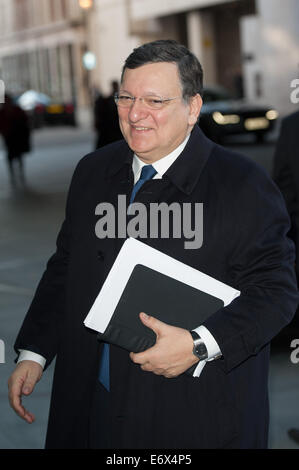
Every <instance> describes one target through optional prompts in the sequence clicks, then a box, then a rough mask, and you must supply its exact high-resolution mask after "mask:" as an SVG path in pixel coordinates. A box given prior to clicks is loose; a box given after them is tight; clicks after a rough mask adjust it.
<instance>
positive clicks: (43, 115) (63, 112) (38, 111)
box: [16, 90, 76, 128]
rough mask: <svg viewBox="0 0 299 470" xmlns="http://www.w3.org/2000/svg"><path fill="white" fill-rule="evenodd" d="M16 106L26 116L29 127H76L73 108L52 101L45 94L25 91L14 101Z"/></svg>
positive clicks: (71, 104) (69, 104)
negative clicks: (28, 120) (62, 125)
mask: <svg viewBox="0 0 299 470" xmlns="http://www.w3.org/2000/svg"><path fill="white" fill-rule="evenodd" d="M16 102H17V104H18V105H19V106H20V107H21V108H22V109H23V110H24V111H26V113H27V114H28V116H29V118H30V122H31V127H33V128H38V127H42V126H45V125H51V124H54V125H57V124H64V125H70V126H76V115H75V106H74V104H73V103H62V102H60V101H58V100H57V101H56V100H53V99H52V98H50V97H49V96H48V95H46V94H45V93H41V92H38V91H35V90H27V91H25V92H24V93H22V95H20V96H18V98H17V99H16Z"/></svg>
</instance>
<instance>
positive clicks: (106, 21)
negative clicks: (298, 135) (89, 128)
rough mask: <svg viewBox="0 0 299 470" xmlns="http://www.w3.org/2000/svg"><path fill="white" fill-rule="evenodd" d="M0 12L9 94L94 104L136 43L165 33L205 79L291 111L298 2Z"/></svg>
mask: <svg viewBox="0 0 299 470" xmlns="http://www.w3.org/2000/svg"><path fill="white" fill-rule="evenodd" d="M83 6H85V7H88V8H82V7H83ZM0 11H1V16H0V79H2V80H4V82H5V84H6V88H7V89H8V91H11V92H12V93H14V94H18V93H21V92H22V91H24V90H26V89H36V90H39V91H42V92H44V93H46V94H49V95H50V96H52V97H53V98H56V99H63V100H65V101H66V100H72V101H74V102H75V103H76V104H77V107H78V109H79V110H83V109H89V110H91V109H92V106H91V105H92V101H93V98H94V96H95V90H97V91H99V92H101V93H103V94H107V93H109V91H110V83H111V81H112V80H116V79H119V77H120V73H121V67H122V64H123V62H124V60H125V58H126V57H127V55H128V54H129V53H130V52H131V51H132V49H133V48H134V47H136V46H138V45H140V44H142V43H143V42H147V41H151V40H155V39H161V38H172V39H176V40H178V41H179V42H181V43H183V44H185V45H187V46H188V47H189V48H190V49H191V50H192V51H193V52H194V53H195V54H196V55H197V56H198V57H199V59H200V61H201V63H202V65H203V69H204V83H205V84H206V85H215V84H216V85H222V86H224V87H226V88H228V89H229V90H230V91H231V92H232V93H234V94H235V95H236V96H240V97H241V96H245V97H246V98H249V99H251V100H253V101H255V102H258V101H261V102H265V103H268V104H270V105H272V106H275V107H276V108H277V109H278V110H279V111H280V113H281V114H287V113H288V112H291V111H292V110H294V103H292V102H291V99H290V94H291V91H292V90H291V89H290V86H291V83H292V81H294V79H296V78H299V67H298V63H299V29H298V27H297V25H298V24H299V2H298V0H285V1H284V2H281V0H163V1H161V0H88V1H87V0H0ZM86 53H89V54H90V55H89V57H91V58H92V61H91V62H92V63H89V64H85V66H84V65H83V59H84V57H85V54H86Z"/></svg>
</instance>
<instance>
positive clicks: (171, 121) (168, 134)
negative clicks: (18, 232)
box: [9, 40, 298, 449]
mask: <svg viewBox="0 0 299 470" xmlns="http://www.w3.org/2000/svg"><path fill="white" fill-rule="evenodd" d="M202 81H203V74H202V68H201V65H200V63H199V61H198V59H197V58H196V57H195V56H194V54H192V53H191V52H190V51H189V50H188V49H187V48H186V47H184V46H182V45H180V44H178V43H177V42H175V41H172V40H159V41H154V42H151V43H147V44H144V45H143V46H140V47H138V48H136V49H134V50H133V52H132V53H131V54H130V55H129V57H128V58H127V59H126V61H125V64H124V67H123V72H122V77H121V84H120V90H119V92H118V94H117V95H116V97H115V99H116V103H117V109H118V115H119V121H120V127H121V131H122V134H123V136H124V140H121V141H118V142H116V143H113V144H110V145H108V146H106V147H103V148H101V149H99V150H98V151H96V152H94V153H92V154H90V155H87V156H86V157H85V158H83V159H82V160H81V162H80V163H79V164H78V166H77V168H76V170H75V173H74V176H73V179H72V183H71V186H70V190H69V194H68V201H67V207H66V217H65V221H64V222H63V225H62V228H61V231H60V233H59V235H58V239H57V250H56V252H55V254H54V255H53V256H52V258H51V259H50V260H49V262H48V264H47V269H46V271H45V273H44V275H43V277H42V279H41V281H40V284H39V286H38V289H37V291H36V294H35V296H34V299H33V301H32V304H31V306H30V308H29V311H28V313H27V315H26V317H25V320H24V323H23V325H22V327H21V330H20V332H19V334H18V337H17V340H16V343H15V350H16V352H17V353H18V354H19V357H18V364H17V366H16V368H15V370H14V372H13V373H12V375H11V377H10V379H9V400H10V404H11V406H12V407H13V409H14V410H15V411H16V412H17V414H18V415H19V416H20V417H22V418H23V419H25V420H26V421H27V422H28V423H32V422H33V421H34V416H33V415H32V413H31V412H30V411H28V410H26V409H25V408H24V407H23V405H22V396H23V395H28V394H30V393H31V392H32V391H33V389H34V387H35V384H36V382H37V381H38V380H39V379H40V378H41V377H42V374H43V368H44V369H45V368H47V366H48V365H49V364H50V363H51V362H52V361H53V359H54V358H55V357H56V363H55V374H54V383H53V391H52V397H51V405H50V414H49V422H48V431H47V438H46V448H106V449H127V448H139V449H140V448H144V449H151V448H158V449H162V448H165V449H169V448H174V449H179V448H186V449H187V448H188V449H191V448H265V447H267V435H268V421H269V407H268V391H267V380H268V370H269V350H270V349H269V348H270V347H269V344H270V341H271V339H272V338H273V337H274V336H275V335H276V334H277V333H278V332H279V331H280V330H281V328H282V327H283V326H284V325H286V324H287V323H288V322H290V320H291V319H292V316H293V314H294V311H295V310H296V307H297V304H298V292H297V287H296V280H295V273H294V267H293V264H294V248H293V244H292V242H291V241H290V240H289V239H288V238H287V232H288V231H289V217H288V214H287V212H286V210H285V206H284V202H283V198H282V196H281V194H280V192H279V191H278V189H277V188H276V186H275V185H274V183H273V182H272V180H271V178H270V177H269V176H268V175H267V173H266V172H265V171H264V170H263V169H261V168H260V167H259V166H258V165H256V164H255V163H254V162H252V161H251V160H249V159H247V158H246V157H243V156H241V155H239V154H236V153H234V152H232V151H230V150H228V149H225V148H223V147H221V146H219V145H217V144H215V143H213V142H212V141H210V140H209V139H208V138H207V137H205V136H204V134H203V133H202V131H201V130H200V128H199V127H198V126H197V125H196V123H197V121H198V117H199V114H200V109H201V105H202V98H201V96H202ZM145 173H146V174H147V177H148V180H147V181H146V182H144V184H143V185H142V186H140V181H138V180H139V178H140V179H141V180H143V179H145ZM150 176H151V177H152V178H151V179H150ZM136 182H138V186H139V187H140V189H139V191H138V192H136V194H135V193H134V194H135V199H134V201H136V202H139V203H140V204H141V203H142V204H143V206H144V207H147V206H148V204H150V203H151V202H157V201H158V202H159V203H162V202H163V203H165V204H166V205H168V204H171V203H172V202H177V203H179V204H186V203H188V204H189V205H190V207H191V208H192V207H193V206H194V204H196V203H198V202H200V203H202V204H203V207H204V220H203V233H204V236H203V244H202V245H201V247H200V248H197V249H186V248H185V242H186V236H185V234H184V233H183V234H182V235H181V237H180V238H176V237H175V236H170V237H169V238H168V239H166V238H163V237H162V236H161V233H158V237H155V238H150V236H149V237H148V238H146V239H145V240H143V241H144V242H145V243H147V244H149V245H150V246H153V247H155V248H157V249H158V250H160V251H162V252H164V253H166V254H168V255H170V256H172V257H174V258H176V259H177V260H179V261H182V262H184V263H186V264H188V265H190V266H192V267H193V268H195V269H197V270H200V271H202V272H204V273H206V274H208V275H210V276H212V277H214V278H216V279H218V280H220V281H222V282H224V283H226V284H228V285H230V286H232V287H233V288H235V289H238V290H239V291H240V292H241V294H240V296H239V297H238V298H236V299H235V300H234V301H233V302H232V303H231V304H229V305H228V306H226V307H223V308H221V309H219V310H218V311H217V312H216V313H214V314H213V315H211V316H210V317H209V318H208V319H207V320H206V321H204V322H203V323H202V324H201V325H198V328H196V329H195V330H194V331H192V332H190V331H188V330H186V329H183V328H178V327H174V326H171V325H168V324H166V323H163V322H161V321H159V320H157V319H156V318H155V317H154V316H147V315H144V314H140V321H141V322H142V323H143V324H144V326H145V327H147V328H150V329H152V330H153V331H154V332H155V334H156V343H155V345H154V346H153V347H152V348H150V349H148V350H146V351H143V352H140V353H134V352H131V353H129V352H127V351H126V350H124V349H122V348H120V347H118V346H115V345H113V344H110V345H105V344H103V343H101V341H99V340H98V336H97V334H96V333H95V332H94V331H92V330H90V329H88V328H86V327H85V326H84V324H83V321H84V319H85V317H86V315H87V314H88V312H89V310H90V308H91V306H92V304H93V302H94V300H95V298H96V297H97V295H98V292H99V290H100V289H101V286H102V285H103V283H104V281H105V279H106V276H107V274H108V272H109V270H110V268H111V267H112V265H113V262H114V260H115V258H116V256H117V254H118V252H119V250H120V248H121V247H122V245H123V242H124V239H123V238H120V237H119V238H118V237H117V236H116V237H115V238H113V237H112V236H111V237H107V238H105V239H99V238H97V237H96V233H95V225H96V223H97V220H98V216H97V215H96V214H95V207H96V206H97V205H98V204H99V203H100V202H109V203H111V204H114V205H115V206H116V205H117V202H116V201H117V200H118V196H119V195H126V198H127V205H129V201H130V196H131V193H132V190H133V186H134V183H136ZM115 208H116V209H117V207H115ZM124 215H125V214H121V217H123V216H124ZM149 233H150V231H149ZM146 288H147V286H146V285H145V286H144V289H146ZM145 313H147V312H145ZM182 315H185V316H186V315H188V305H186V307H185V309H184V311H183V312H182ZM197 345H199V346H200V347H199V348H197ZM102 353H104V354H102ZM195 365H196V371H197V370H198V368H200V365H203V366H204V367H203V369H202V372H201V373H200V374H199V373H198V372H195V376H194V375H193V376H190V375H189V374H187V373H186V371H187V370H189V369H190V367H194V366H195ZM198 366H199V367H198ZM105 372H106V373H107V374H106V375H105Z"/></svg>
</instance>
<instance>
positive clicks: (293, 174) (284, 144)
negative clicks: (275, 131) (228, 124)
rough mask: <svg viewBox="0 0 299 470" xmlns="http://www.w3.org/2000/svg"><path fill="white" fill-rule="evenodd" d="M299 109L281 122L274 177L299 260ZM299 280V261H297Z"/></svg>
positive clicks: (298, 276)
mask: <svg viewBox="0 0 299 470" xmlns="http://www.w3.org/2000/svg"><path fill="white" fill-rule="evenodd" d="M298 132H299V111H297V112H295V113H292V114H290V115H289V116H286V117H285V118H284V119H283V121H282V124H281V130H280V135H279V138H278V141H277V145H276V149H275V155H274V165H273V178H274V181H275V182H276V184H277V186H278V187H279V189H280V190H281V192H282V194H283V196H284V198H285V202H286V205H287V209H288V212H289V215H290V218H291V230H290V237H291V238H292V239H293V240H294V242H295V246H296V259H297V260H299V145H298V144H299V137H298ZM296 273H297V279H298V280H299V263H298V262H296Z"/></svg>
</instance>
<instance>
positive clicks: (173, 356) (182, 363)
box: [130, 313, 198, 378]
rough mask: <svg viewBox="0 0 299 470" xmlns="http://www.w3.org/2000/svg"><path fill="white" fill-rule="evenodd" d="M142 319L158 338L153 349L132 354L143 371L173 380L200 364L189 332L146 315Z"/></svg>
mask: <svg viewBox="0 0 299 470" xmlns="http://www.w3.org/2000/svg"><path fill="white" fill-rule="evenodd" d="M140 319H141V321H142V323H143V324H144V325H145V326H147V327H148V328H151V329H152V330H153V331H154V332H155V333H156V336H157V339H156V343H155V345H154V346H153V347H151V348H149V349H147V350H146V351H143V352H141V353H133V352H131V353H130V358H131V359H132V361H133V362H135V363H136V364H140V365H141V369H142V370H145V371H148V372H153V373H154V374H157V375H164V377H167V378H173V377H177V376H178V375H180V374H182V373H183V372H185V370H187V369H189V367H191V366H193V365H194V364H196V362H198V358H197V357H196V356H195V355H194V354H193V339H192V336H191V335H190V332H189V331H188V330H185V329H183V328H177V327H175V326H170V325H168V324H167V323H164V322H162V321H160V320H157V319H156V318H154V317H150V316H148V315H146V314H145V313H140Z"/></svg>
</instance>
